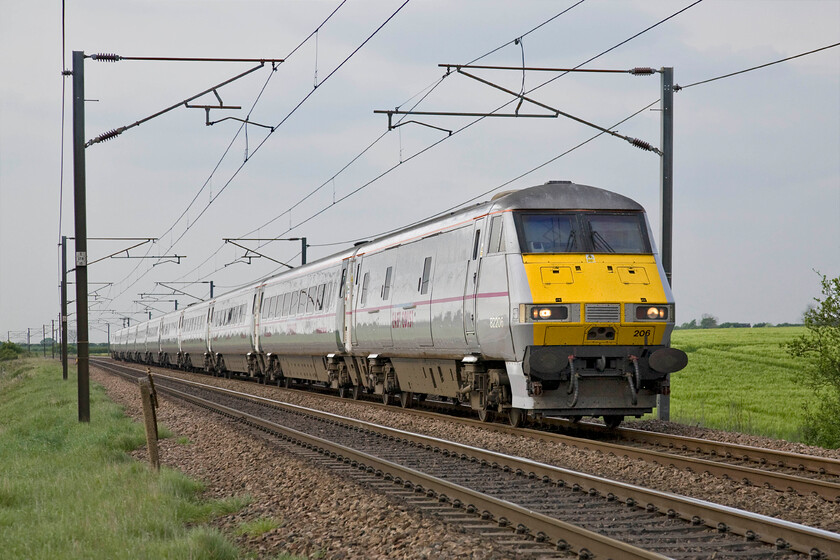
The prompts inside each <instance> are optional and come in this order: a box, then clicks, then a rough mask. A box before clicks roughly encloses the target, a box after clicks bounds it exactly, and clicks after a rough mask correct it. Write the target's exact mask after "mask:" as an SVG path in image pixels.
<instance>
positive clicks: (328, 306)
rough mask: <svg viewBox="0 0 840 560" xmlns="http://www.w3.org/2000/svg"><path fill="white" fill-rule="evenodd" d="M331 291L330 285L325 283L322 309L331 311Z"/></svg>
mask: <svg viewBox="0 0 840 560" xmlns="http://www.w3.org/2000/svg"><path fill="white" fill-rule="evenodd" d="M332 291H333V287H332V283H330V282H327V283H326V284H324V298H323V302H324V309H332Z"/></svg>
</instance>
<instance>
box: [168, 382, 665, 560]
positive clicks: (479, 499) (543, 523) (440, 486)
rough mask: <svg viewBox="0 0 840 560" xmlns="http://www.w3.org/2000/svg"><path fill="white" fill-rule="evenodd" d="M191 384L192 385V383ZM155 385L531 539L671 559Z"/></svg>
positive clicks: (611, 554) (645, 559)
mask: <svg viewBox="0 0 840 560" xmlns="http://www.w3.org/2000/svg"><path fill="white" fill-rule="evenodd" d="M157 377H160V376H157ZM178 381H179V382H182V383H183V382H184V380H180V379H179V380H178ZM188 383H190V384H192V383H193V382H188ZM196 385H200V384H196ZM156 387H157V390H158V391H159V392H161V391H162V392H166V393H168V394H171V395H174V396H176V397H178V398H179V399H183V400H185V401H188V402H191V403H193V404H197V405H199V406H202V407H205V408H209V409H211V410H216V411H219V412H221V413H223V414H225V415H228V416H231V417H234V418H238V419H240V420H242V421H244V422H247V423H249V424H252V425H254V426H257V427H260V428H263V429H266V430H270V431H272V432H276V433H279V434H282V435H283V436H284V437H286V438H288V439H291V440H293V441H294V442H295V443H298V444H300V445H305V446H306V447H308V448H315V449H317V450H318V451H319V452H321V453H328V454H330V455H332V454H335V455H336V458H339V459H344V462H345V463H347V462H355V463H357V466H358V468H360V469H362V470H366V469H367V468H368V467H371V468H374V469H378V470H381V471H382V472H383V473H386V472H387V473H388V474H390V475H391V476H393V477H394V478H396V477H399V478H400V479H403V480H405V481H407V482H410V483H411V485H412V487H413V488H414V489H415V491H423V490H432V491H433V492H435V494H436V495H437V496H438V499H440V498H441V496H443V497H444V499H445V500H453V501H454V500H456V499H457V500H461V502H462V503H464V504H468V507H469V506H473V507H474V508H476V509H477V510H478V511H490V512H493V514H494V517H496V518H497V519H498V518H501V517H504V518H506V519H507V520H509V521H510V522H511V523H512V524H513V525H514V526H518V525H523V526H525V527H527V528H528V530H529V531H530V533H531V534H532V535H541V536H542V535H544V536H545V537H544V538H545V540H550V541H551V542H555V543H556V542H561V541H565V542H568V543H579V544H578V548H579V549H580V551H583V549H584V548H585V549H586V550H588V551H589V552H590V553H593V554H595V555H596V556H599V557H600V556H603V557H607V558H616V559H624V558H627V559H639V560H666V559H667V557H666V556H662V555H660V554H656V553H653V552H650V551H647V550H643V549H640V548H637V547H635V546H632V545H629V544H627V543H624V542H621V541H618V540H615V539H612V538H610V537H606V536H604V535H601V534H599V533H596V532H594V531H589V530H587V529H583V528H581V527H577V526H575V525H572V524H570V523H566V522H564V521H561V520H559V519H554V518H551V517H549V516H546V515H542V514H540V513H537V512H534V511H531V510H528V509H526V508H523V507H521V506H518V505H516V504H513V503H511V502H508V501H505V500H500V499H497V498H493V497H491V496H487V495H485V494H481V493H480V492H476V491H474V490H471V489H469V488H465V487H463V486H460V485H458V484H454V483H452V482H449V481H447V480H443V479H440V478H437V477H433V476H430V475H427V474H425V473H422V472H420V471H416V470H414V469H411V468H408V467H404V466H402V465H399V464H397V463H392V462H391V461H387V460H385V459H380V458H378V457H375V456H373V455H369V454H367V453H364V452H361V451H356V450H354V449H352V448H349V447H346V446H343V445H340V444H337V443H334V442H331V441H329V440H326V439H322V438H319V437H317V436H313V435H310V434H306V433H304V432H300V431H297V430H294V429H292V428H288V427H286V426H282V425H280V424H276V423H274V422H270V421H268V420H265V419H262V418H259V417H257V416H253V415H251V414H248V413H246V412H242V411H239V410H236V409H234V408H230V407H227V406H224V405H221V404H218V403H214V402H212V401H208V400H206V399H202V398H201V397H197V396H195V395H190V394H188V393H184V392H182V391H178V390H177V389H172V388H171V387H165V386H161V385H157V386H156ZM210 387H211V386H205V387H202V389H208V388H210ZM212 390H214V391H217V392H222V393H230V391H228V390H226V389H221V390H220V389H219V388H218V387H212ZM233 393H236V392H233ZM237 396H243V397H245V396H247V395H245V394H239V395H237ZM259 400H262V399H259ZM266 400H268V399H266ZM279 404H282V403H279ZM418 488H419V490H418Z"/></svg>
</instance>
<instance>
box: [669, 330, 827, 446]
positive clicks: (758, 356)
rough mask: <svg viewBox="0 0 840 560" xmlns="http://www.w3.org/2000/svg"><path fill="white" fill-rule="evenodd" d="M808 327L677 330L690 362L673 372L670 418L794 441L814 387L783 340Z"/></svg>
mask: <svg viewBox="0 0 840 560" xmlns="http://www.w3.org/2000/svg"><path fill="white" fill-rule="evenodd" d="M804 332H805V329H804V327H776V328H753V329H748V328H740V329H692V330H677V331H674V335H673V337H672V340H671V342H672V345H673V346H674V347H675V348H680V349H681V350H684V351H685V352H686V353H687V354H688V367H686V368H685V369H684V370H682V371H680V372H677V373H675V374H672V375H671V420H672V421H675V422H681V423H685V424H692V425H700V426H705V427H709V428H718V429H723V430H733V431H739V432H745V433H750V434H756V435H766V436H772V437H779V438H783V439H787V440H791V441H800V440H801V438H802V424H803V419H804V405H805V403H806V402H808V400H809V399H812V398H813V394H814V393H813V389H812V388H811V387H810V386H809V385H808V383H807V382H806V381H804V379H803V374H802V369H803V364H802V363H801V362H800V361H798V360H796V359H794V358H792V357H790V356H789V355H788V354H787V351H786V350H785V348H784V346H783V345H784V344H785V343H787V342H788V341H790V340H792V339H793V338H794V337H796V336H798V335H801V334H802V333H804Z"/></svg>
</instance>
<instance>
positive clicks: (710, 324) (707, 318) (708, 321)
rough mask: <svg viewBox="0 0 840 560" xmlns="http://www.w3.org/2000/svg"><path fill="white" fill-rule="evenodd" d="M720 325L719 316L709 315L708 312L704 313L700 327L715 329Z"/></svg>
mask: <svg viewBox="0 0 840 560" xmlns="http://www.w3.org/2000/svg"><path fill="white" fill-rule="evenodd" d="M717 326H718V320H717V317H715V316H714V315H709V314H708V313H703V317H702V318H701V319H700V328H701V329H715V328H717Z"/></svg>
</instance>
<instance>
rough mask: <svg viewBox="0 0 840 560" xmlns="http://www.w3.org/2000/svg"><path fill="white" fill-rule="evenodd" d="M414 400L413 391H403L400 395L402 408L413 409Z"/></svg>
mask: <svg viewBox="0 0 840 560" xmlns="http://www.w3.org/2000/svg"><path fill="white" fill-rule="evenodd" d="M413 399H414V395H413V394H412V393H411V391H403V392H402V393H400V406H401V407H403V408H411V405H412V404H413V402H412V400H413Z"/></svg>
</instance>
